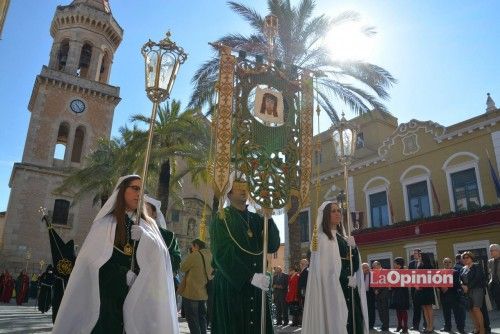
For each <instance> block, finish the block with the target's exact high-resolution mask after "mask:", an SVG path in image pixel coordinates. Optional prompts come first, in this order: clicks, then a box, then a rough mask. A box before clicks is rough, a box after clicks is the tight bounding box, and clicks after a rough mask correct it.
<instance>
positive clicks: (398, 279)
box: [370, 269, 453, 288]
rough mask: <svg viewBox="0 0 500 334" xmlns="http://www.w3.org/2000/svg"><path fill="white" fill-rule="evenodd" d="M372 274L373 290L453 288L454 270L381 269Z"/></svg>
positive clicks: (371, 285)
mask: <svg viewBox="0 0 500 334" xmlns="http://www.w3.org/2000/svg"><path fill="white" fill-rule="evenodd" d="M370 274H371V277H370V287H372V288H404V287H412V288H450V287H453V269H380V270H371V271H370Z"/></svg>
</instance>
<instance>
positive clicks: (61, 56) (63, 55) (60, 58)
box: [57, 39, 69, 71]
mask: <svg viewBox="0 0 500 334" xmlns="http://www.w3.org/2000/svg"><path fill="white" fill-rule="evenodd" d="M68 52H69V40H67V39H65V40H63V41H62V42H61V46H60V47H59V53H58V54H57V69H58V70H59V71H62V70H64V67H65V66H66V62H67V60H68Z"/></svg>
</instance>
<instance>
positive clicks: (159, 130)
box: [131, 100, 207, 210]
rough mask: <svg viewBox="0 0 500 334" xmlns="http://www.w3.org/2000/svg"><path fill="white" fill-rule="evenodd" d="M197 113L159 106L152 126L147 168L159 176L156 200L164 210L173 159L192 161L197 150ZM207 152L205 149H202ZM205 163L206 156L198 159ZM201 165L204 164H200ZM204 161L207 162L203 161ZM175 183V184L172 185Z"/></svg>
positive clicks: (170, 105) (176, 105)
mask: <svg viewBox="0 0 500 334" xmlns="http://www.w3.org/2000/svg"><path fill="white" fill-rule="evenodd" d="M199 116H200V113H199V111H198V110H197V109H187V110H185V111H184V112H181V103H180V102H179V101H176V100H172V103H169V102H167V103H166V104H165V107H163V106H160V109H159V111H158V118H157V120H156V123H155V135H154V137H153V144H152V149H151V162H150V168H151V169H153V170H156V171H157V173H158V179H157V180H158V184H157V191H156V196H158V199H159V200H160V201H161V202H162V207H163V208H164V209H165V210H166V209H167V208H168V204H169V195H170V192H171V187H172V182H171V176H172V175H174V174H175V164H174V163H173V162H174V161H175V158H190V159H194V158H195V157H194V156H193V154H192V152H193V151H194V150H199V148H198V147H197V146H196V145H198V146H199V145H200V141H199V137H200V135H202V134H203V127H204V125H203V124H202V119H201V117H199ZM131 119H132V121H133V122H142V123H146V124H149V122H150V118H149V117H145V116H143V115H140V114H139V115H134V116H132V118H131ZM201 150H202V151H204V152H207V147H204V148H203V147H202V148H201ZM196 158H198V159H205V156H199V155H198V156H197V157H196ZM201 161H203V160H201ZM205 161H206V160H205ZM175 184H177V182H175V183H174V185H175Z"/></svg>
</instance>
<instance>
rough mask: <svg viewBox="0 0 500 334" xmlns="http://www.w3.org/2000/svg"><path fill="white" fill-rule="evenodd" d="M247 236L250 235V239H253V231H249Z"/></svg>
mask: <svg viewBox="0 0 500 334" xmlns="http://www.w3.org/2000/svg"><path fill="white" fill-rule="evenodd" d="M247 235H248V237H249V238H253V232H252V230H251V229H248V230H247Z"/></svg>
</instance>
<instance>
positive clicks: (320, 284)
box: [302, 202, 368, 334]
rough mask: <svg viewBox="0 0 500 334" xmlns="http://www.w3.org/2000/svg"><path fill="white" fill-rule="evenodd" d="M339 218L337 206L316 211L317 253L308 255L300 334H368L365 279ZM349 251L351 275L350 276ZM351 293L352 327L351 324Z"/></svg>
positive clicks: (352, 245)
mask: <svg viewBox="0 0 500 334" xmlns="http://www.w3.org/2000/svg"><path fill="white" fill-rule="evenodd" d="M341 220H342V214H341V211H340V208H339V206H338V204H337V203H336V202H325V203H323V204H322V205H321V206H320V207H319V208H318V215H317V218H316V224H317V226H318V249H317V251H312V252H311V264H310V266H309V275H308V276H309V277H308V280H307V288H306V296H305V303H304V313H303V319H302V333H304V334H345V333H349V334H363V333H364V334H367V333H368V324H367V320H368V317H367V313H368V312H367V307H366V293H365V286H364V276H363V273H362V271H361V266H360V262H361V261H360V257H359V252H358V249H357V248H356V245H355V242H354V238H353V237H350V238H347V237H345V233H344V231H343V228H342V225H341ZM349 247H352V261H353V272H354V274H351V272H350V260H349ZM352 289H354V319H355V320H354V325H353V323H352V315H353V312H352Z"/></svg>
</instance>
